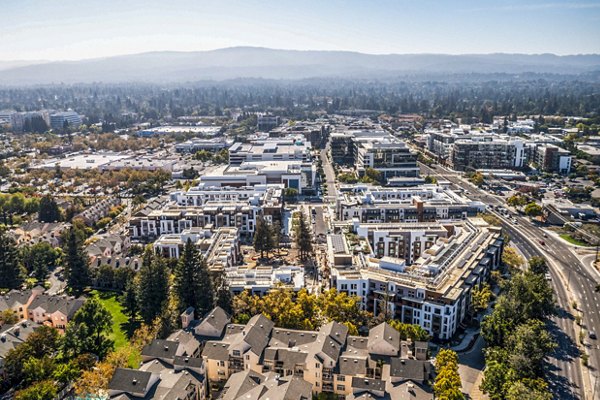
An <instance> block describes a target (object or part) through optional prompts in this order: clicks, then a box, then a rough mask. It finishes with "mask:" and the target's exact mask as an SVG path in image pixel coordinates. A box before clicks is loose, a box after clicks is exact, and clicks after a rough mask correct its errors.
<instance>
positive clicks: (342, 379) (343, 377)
mask: <svg viewBox="0 0 600 400" xmlns="http://www.w3.org/2000/svg"><path fill="white" fill-rule="evenodd" d="M337 380H338V381H340V382H345V381H346V377H345V376H344V375H338V377H337Z"/></svg>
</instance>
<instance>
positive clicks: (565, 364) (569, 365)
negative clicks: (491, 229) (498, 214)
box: [421, 165, 600, 399]
mask: <svg viewBox="0 0 600 400" xmlns="http://www.w3.org/2000/svg"><path fill="white" fill-rule="evenodd" d="M421 168H422V169H423V170H424V172H426V173H427V174H430V175H438V176H440V175H441V176H443V177H444V178H445V179H446V180H448V181H450V182H452V183H453V184H455V185H456V186H458V187H460V188H463V189H465V190H468V191H469V192H470V193H471V194H470V195H469V197H471V198H473V199H475V200H480V201H482V202H484V203H486V204H489V205H502V206H504V207H506V204H505V202H504V200H503V199H502V198H501V197H498V196H493V195H490V194H488V193H487V192H484V191H482V190H480V189H478V188H476V187H475V186H473V185H471V184H469V183H466V182H465V181H463V180H462V179H461V177H460V176H459V174H457V173H455V172H453V171H451V170H447V169H445V168H442V167H440V166H437V167H436V168H435V169H433V168H429V167H427V166H425V165H421ZM516 218H517V221H518V223H517V224H516V225H515V224H514V222H512V221H509V220H508V219H506V218H502V219H501V220H502V228H503V229H504V230H505V231H506V232H507V233H508V234H509V236H510V237H511V240H512V241H513V243H514V245H515V246H517V247H519V249H520V250H521V252H522V253H523V255H524V256H525V257H526V258H531V257H533V256H536V255H538V256H545V257H546V258H547V259H548V260H549V264H550V274H551V276H552V282H553V286H554V289H555V292H556V296H557V303H558V308H559V313H558V315H557V316H555V317H554V318H552V320H551V326H550V329H551V330H552V332H553V333H554V334H555V336H556V339H557V341H558V344H559V347H558V349H557V351H556V354H555V355H554V357H552V358H551V359H550V364H551V366H550V368H549V369H550V371H549V373H550V376H549V381H550V382H551V384H552V390H553V393H554V395H555V397H556V398H559V399H583V398H585V397H584V395H583V383H582V370H581V365H580V362H579V350H578V349H577V340H578V334H577V333H576V332H575V330H574V327H573V319H574V318H575V317H574V315H573V312H572V311H571V306H570V303H571V298H570V296H569V293H568V290H573V291H579V290H580V291H581V293H582V299H583V301H580V304H581V308H582V309H583V311H584V323H585V324H586V325H587V326H590V327H592V326H597V325H595V324H598V323H600V311H599V310H600V306H599V305H598V304H600V296H598V293H594V286H595V282H596V280H597V279H594V278H593V275H592V273H591V272H590V271H585V269H584V266H583V265H582V263H581V262H580V261H579V260H578V259H577V257H576V256H575V255H574V254H573V253H572V252H571V250H570V248H569V247H568V246H567V245H565V244H564V243H562V242H560V241H559V240H557V239H554V238H551V237H548V238H544V237H543V234H544V232H543V231H542V230H541V229H540V228H539V227H537V226H534V225H533V224H532V223H531V222H530V221H529V220H527V219H525V218H521V217H516ZM542 241H543V242H545V245H544V246H542V245H541V242H542ZM565 281H566V283H567V287H565V286H564V283H565ZM594 330H595V331H596V332H598V329H596V328H594ZM589 352H590V364H591V365H592V371H594V372H595V373H597V371H598V366H599V365H600V363H599V361H600V359H599V358H598V357H599V356H600V354H599V353H598V349H597V346H596V347H595V348H590V349H589ZM596 380H597V379H596ZM597 395H598V391H596V393H594V396H597ZM592 398H593V397H592Z"/></svg>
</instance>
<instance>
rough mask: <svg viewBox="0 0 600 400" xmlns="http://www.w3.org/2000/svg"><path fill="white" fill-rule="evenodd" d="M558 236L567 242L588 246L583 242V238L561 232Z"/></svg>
mask: <svg viewBox="0 0 600 400" xmlns="http://www.w3.org/2000/svg"><path fill="white" fill-rule="evenodd" d="M558 236H560V237H561V238H563V239H564V240H566V241H567V242H569V243H571V244H574V245H577V246H586V247H589V246H590V245H589V244H588V243H586V242H584V241H583V240H579V239H575V238H574V237H573V236H571V235H569V234H568V233H561V234H560V235H558Z"/></svg>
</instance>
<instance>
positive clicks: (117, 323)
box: [91, 290, 129, 350]
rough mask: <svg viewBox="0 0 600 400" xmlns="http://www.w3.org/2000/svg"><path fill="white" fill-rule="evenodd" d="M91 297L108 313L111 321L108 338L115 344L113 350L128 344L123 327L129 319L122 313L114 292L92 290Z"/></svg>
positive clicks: (121, 307)
mask: <svg viewBox="0 0 600 400" xmlns="http://www.w3.org/2000/svg"><path fill="white" fill-rule="evenodd" d="M91 295H92V296H94V297H96V298H97V299H98V300H100V302H101V303H102V305H103V306H104V307H105V308H106V309H107V310H108V311H109V312H110V315H112V319H113V326H112V333H111V334H110V335H109V338H110V339H112V340H113V341H114V342H115V350H116V349H119V348H121V347H123V346H126V345H128V344H129V339H128V338H127V334H126V332H125V329H124V327H125V326H126V325H127V323H128V322H129V318H127V316H126V315H125V314H124V313H123V306H122V305H121V303H119V300H118V299H117V293H115V292H101V291H98V290H92V291H91Z"/></svg>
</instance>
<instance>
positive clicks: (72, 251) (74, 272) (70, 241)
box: [64, 228, 91, 293]
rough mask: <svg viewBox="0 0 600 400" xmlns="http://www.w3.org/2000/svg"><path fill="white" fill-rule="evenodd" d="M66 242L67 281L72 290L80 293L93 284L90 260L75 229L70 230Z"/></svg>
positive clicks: (65, 263)
mask: <svg viewBox="0 0 600 400" xmlns="http://www.w3.org/2000/svg"><path fill="white" fill-rule="evenodd" d="M65 242H66V251H65V259H64V268H65V279H66V281H67V285H68V287H69V288H70V289H71V290H73V291H75V292H76V293H80V292H81V291H82V290H83V289H85V288H86V287H87V286H89V285H90V283H91V279H90V267H89V258H88V256H87V254H86V253H85V251H84V249H83V243H82V241H81V239H80V238H79V237H78V235H77V233H76V231H75V229H74V228H70V229H69V230H68V232H67V237H66V239H65Z"/></svg>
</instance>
